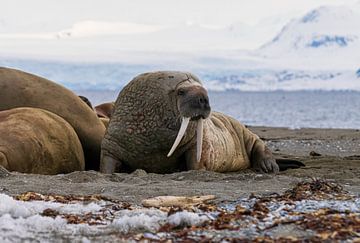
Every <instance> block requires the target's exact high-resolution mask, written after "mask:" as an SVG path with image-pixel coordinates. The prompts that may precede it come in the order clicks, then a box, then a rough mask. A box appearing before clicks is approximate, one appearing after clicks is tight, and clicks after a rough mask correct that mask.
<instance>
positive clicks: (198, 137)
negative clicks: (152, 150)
mask: <svg viewBox="0 0 360 243" xmlns="http://www.w3.org/2000/svg"><path fill="white" fill-rule="evenodd" d="M190 119H191V118H190V117H183V118H182V122H181V126H180V129H179V132H178V134H177V136H176V139H175V142H174V144H173V146H172V147H171V149H170V152H169V153H168V155H167V157H170V156H171V155H172V154H173V153H174V151H175V150H176V148H177V146H178V145H179V143H180V142H181V139H182V138H183V137H184V135H185V132H186V129H187V127H188V126H189V122H190ZM203 124H204V120H203V119H202V118H200V119H199V120H197V126H196V159H197V161H198V162H199V161H200V160H201V153H202V142H203V141H202V140H203V129H204V126H203Z"/></svg>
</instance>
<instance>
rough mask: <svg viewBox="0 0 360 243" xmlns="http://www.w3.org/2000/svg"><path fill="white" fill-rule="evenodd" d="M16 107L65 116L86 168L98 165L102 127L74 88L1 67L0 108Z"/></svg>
mask: <svg viewBox="0 0 360 243" xmlns="http://www.w3.org/2000/svg"><path fill="white" fill-rule="evenodd" d="M16 107H35V108H41V109H44V110H48V111H50V112H53V113H55V114H57V115H58V116H60V117H62V118H63V119H65V120H66V121H67V122H68V123H69V124H70V125H71V126H72V127H73V128H74V130H75V131H76V133H77V135H78V137H79V139H80V141H81V144H82V147H83V150H84V155H85V161H86V169H94V170H98V169H99V161H100V146H101V140H102V138H103V135H104V133H105V127H104V125H103V124H102V122H101V121H100V120H99V119H98V118H97V116H96V114H95V113H94V111H93V110H91V108H89V107H88V106H87V105H86V104H85V102H83V101H82V100H81V99H80V98H79V97H78V96H76V95H75V94H74V93H73V92H71V91H70V90H68V89H66V88H64V87H62V86H61V85H58V84H56V83H54V82H52V81H49V80H47V79H44V78H41V77H38V76H35V75H32V74H29V73H25V72H22V71H19V70H15V69H10V68H1V67H0V111H2V110H8V109H12V108H16Z"/></svg>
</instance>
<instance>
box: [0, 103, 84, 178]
mask: <svg viewBox="0 0 360 243" xmlns="http://www.w3.org/2000/svg"><path fill="white" fill-rule="evenodd" d="M0 134H1V136H0V165H1V166H3V167H4V168H5V169H7V170H9V171H17V172H22V173H35V174H49V175H54V174H59V173H70V172H73V171H79V170H84V169H85V160H84V154H83V150H82V146H81V143H80V140H79V138H78V136H77V134H76V132H75V130H74V129H73V127H72V126H71V125H70V124H69V123H68V122H67V121H65V120H64V119H63V118H61V117H60V116H58V115H56V114H54V113H51V112H49V111H46V110H42V109H38V108H30V107H24V108H14V109H10V110H5V111H0Z"/></svg>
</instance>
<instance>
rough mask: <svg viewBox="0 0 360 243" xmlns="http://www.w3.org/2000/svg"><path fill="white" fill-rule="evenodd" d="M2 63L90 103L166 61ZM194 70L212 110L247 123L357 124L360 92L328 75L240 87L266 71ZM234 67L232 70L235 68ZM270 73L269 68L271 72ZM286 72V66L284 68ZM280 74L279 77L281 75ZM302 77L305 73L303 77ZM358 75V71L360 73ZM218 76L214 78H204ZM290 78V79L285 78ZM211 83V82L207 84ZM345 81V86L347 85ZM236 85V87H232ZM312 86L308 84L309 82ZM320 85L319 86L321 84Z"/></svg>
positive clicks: (0, 63)
mask: <svg viewBox="0 0 360 243" xmlns="http://www.w3.org/2000/svg"><path fill="white" fill-rule="evenodd" d="M0 66H6V67H12V68H16V69H20V70H23V71H27V72H30V73H33V74H37V75H39V76H42V77H45V78H48V79H50V80H53V81H55V82H57V83H59V84H62V85H64V86H65V87H67V88H69V89H70V90H73V91H74V92H75V93H76V94H78V95H84V96H86V97H88V98H89V99H90V100H91V102H92V104H94V105H97V104H100V103H103V102H109V101H115V100H116V98H117V96H118V94H119V92H120V91H121V89H122V87H124V86H125V85H126V84H127V83H128V82H129V80H131V79H132V78H133V77H135V76H136V75H138V74H140V73H142V72H148V71H154V70H164V68H165V70H169V67H158V66H154V65H128V64H119V63H71V62H58V61H34V60H20V59H5V58H0ZM190 71H192V72H194V73H195V74H196V75H198V76H199V77H200V78H201V79H202V80H203V81H204V83H205V84H207V85H208V86H206V87H207V88H208V89H209V98H210V105H211V107H212V110H214V111H220V112H223V113H226V114H228V115H230V116H233V117H234V118H236V119H238V120H239V121H241V122H242V123H244V124H246V125H253V126H272V127H289V128H292V129H297V128H303V127H311V128H355V129H360V92H359V91H335V90H333V91H331V89H330V90H329V86H326V84H327V83H328V84H329V85H330V83H329V82H330V81H331V80H329V79H328V78H331V77H332V76H331V77H327V76H325V77H323V76H321V75H320V78H321V80H320V83H321V84H322V86H319V85H317V84H318V83H317V82H319V81H317V79H318V78H319V77H317V76H315V77H313V78H314V80H313V81H312V82H310V81H307V83H306V84H307V85H308V86H307V87H302V83H301V81H302V80H301V77H302V76H301V77H300V80H299V79H294V80H290V81H291V85H292V87H294V89H295V90H299V89H300V90H302V89H303V88H306V89H307V90H306V91H256V90H255V91H244V90H241V87H243V86H241V85H240V86H237V85H232V84H241V83H242V82H245V81H246V79H252V78H254V77H255V79H254V80H252V82H255V83H256V82H262V81H263V79H264V78H266V77H267V75H268V72H265V74H264V73H263V72H264V71H261V70H257V71H256V70H252V71H241V70H240V71H239V70H238V71H236V72H233V73H231V72H228V71H221V72H220V71H217V70H213V69H207V70H206V69H205V70H198V71H197V70H190ZM234 73H235V74H234ZM270 73H271V72H270ZM285 73H287V74H288V71H287V72H285ZM275 76H276V77H277V78H278V79H275V80H273V81H271V82H269V83H267V84H266V86H264V87H263V88H265V90H272V89H273V87H275V86H272V85H277V86H276V87H280V88H281V85H282V84H283V83H284V80H283V79H282V78H279V75H275ZM280 77H282V76H281V75H280ZM303 78H306V77H303ZM359 78H360V77H359ZM359 78H358V79H356V80H350V79H349V80H345V79H344V80H339V82H340V84H341V85H342V87H345V88H346V87H349V88H350V90H351V87H353V85H348V84H349V82H350V84H354V83H353V82H360V79H359ZM214 79H215V80H217V82H215V83H211V82H208V81H210V80H214ZM288 81H289V80H288ZM211 84H212V85H211ZM346 85H348V86H346ZM234 87H237V89H234ZM312 87H313V88H314V89H316V91H315V90H311V88H312ZM319 87H320V88H321V87H323V90H319Z"/></svg>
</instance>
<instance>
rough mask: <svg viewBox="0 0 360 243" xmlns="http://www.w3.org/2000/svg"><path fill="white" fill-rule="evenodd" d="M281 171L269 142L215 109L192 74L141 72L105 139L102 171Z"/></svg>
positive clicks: (117, 107)
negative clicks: (214, 110) (266, 143)
mask: <svg viewBox="0 0 360 243" xmlns="http://www.w3.org/2000/svg"><path fill="white" fill-rule="evenodd" d="M249 167H253V168H255V169H256V170H259V171H261V172H267V173H276V172H278V171H279V166H278V165H277V163H276V160H275V158H274V156H273V155H272V153H271V151H270V149H269V148H268V147H267V146H266V145H265V143H264V142H263V141H262V140H261V139H260V138H259V137H258V136H257V135H255V134H254V133H252V132H251V131H250V130H248V129H247V128H246V127H245V126H244V125H242V124H241V123H240V122H239V121H237V120H236V119H234V118H231V117H230V116H227V115H225V114H222V113H219V112H212V111H211V108H210V104H209V98H208V94H207V91H206V89H205V88H204V87H203V85H202V83H201V81H200V80H199V79H198V78H197V77H196V76H195V75H193V74H191V73H184V72H173V71H161V72H151V73H144V74H141V75H139V76H137V77H135V78H134V79H133V80H132V81H130V82H129V84H128V85H126V86H125V87H124V88H123V90H122V91H121V92H120V93H119V96H118V98H117V100H116V102H115V107H114V111H113V114H112V117H111V119H110V122H109V126H108V128H107V132H106V133H105V136H104V139H103V141H102V144H101V161H100V171H101V172H103V173H112V172H118V171H127V170H130V171H131V170H135V169H144V170H146V171H147V172H153V173H169V172H175V171H180V170H193V169H196V170H199V169H203V170H211V171H217V172H230V171H240V170H243V169H246V168H249Z"/></svg>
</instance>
